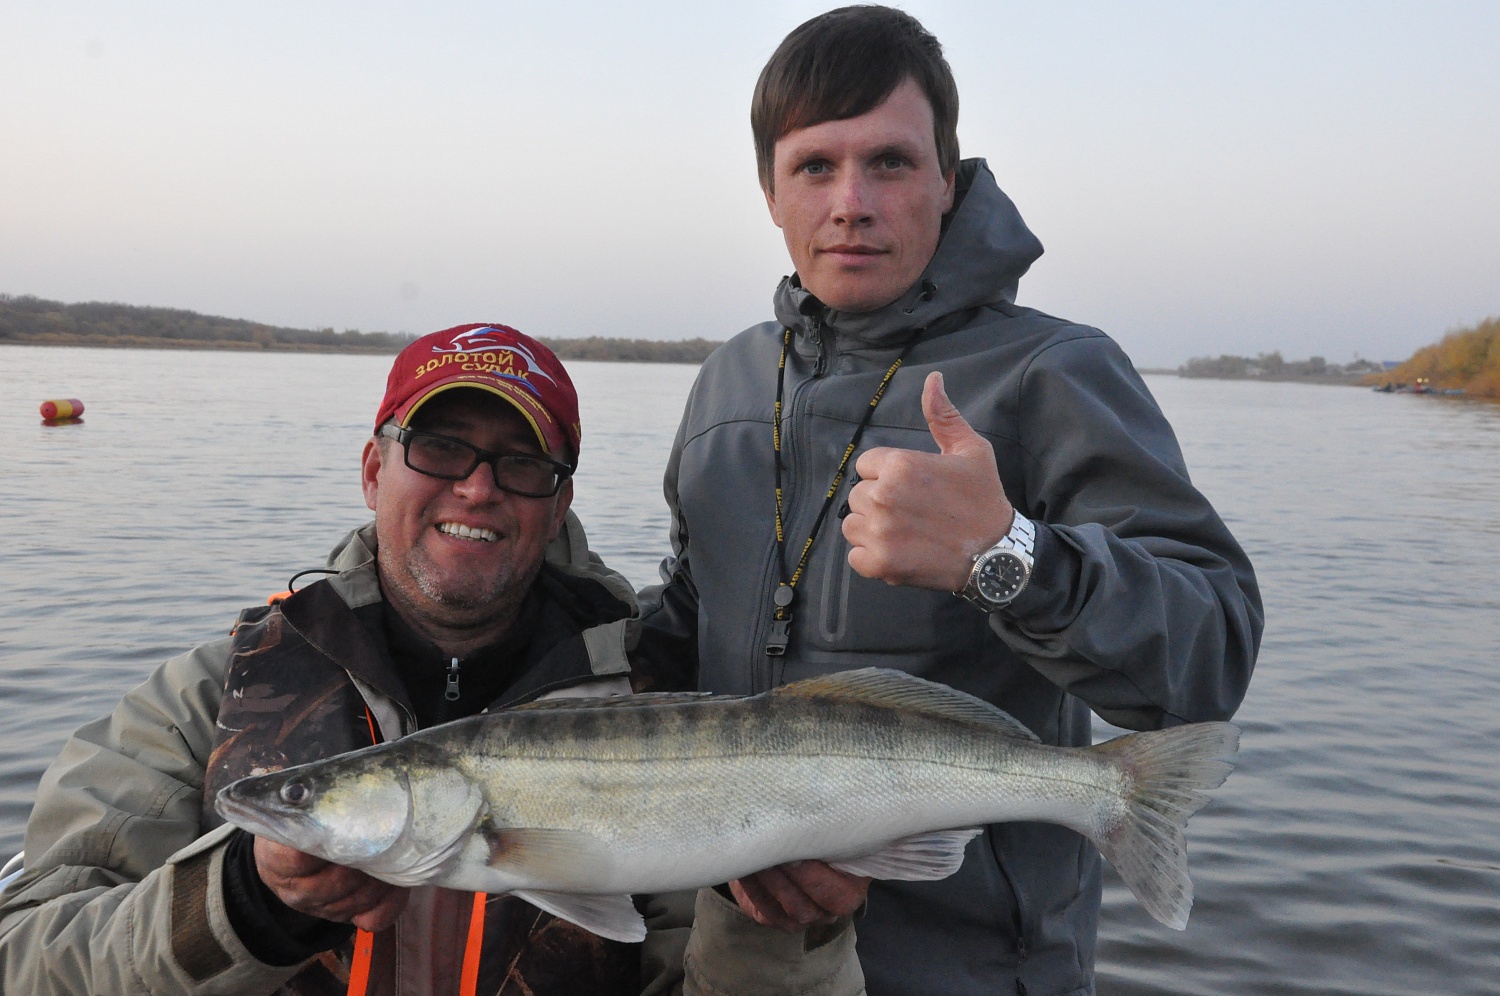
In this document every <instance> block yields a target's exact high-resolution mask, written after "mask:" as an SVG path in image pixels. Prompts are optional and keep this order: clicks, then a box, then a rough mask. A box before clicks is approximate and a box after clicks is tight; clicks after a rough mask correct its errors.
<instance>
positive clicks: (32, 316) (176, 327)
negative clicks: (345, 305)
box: [0, 294, 414, 353]
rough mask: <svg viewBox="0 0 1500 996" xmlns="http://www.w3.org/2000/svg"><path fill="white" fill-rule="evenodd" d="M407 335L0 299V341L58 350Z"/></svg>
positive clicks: (319, 345)
mask: <svg viewBox="0 0 1500 996" xmlns="http://www.w3.org/2000/svg"><path fill="white" fill-rule="evenodd" d="M413 338H414V337H413V336H410V335H400V334H392V333H390V332H360V331H358V330H356V329H346V330H344V331H343V332H335V331H334V330H333V329H287V328H280V327H278V326H275V325H262V324H261V323H260V322H250V321H246V320H244V319H242V318H219V317H217V316H214V315H200V314H198V313H197V312H195V311H183V310H181V309H178V308H143V307H138V306H136V305H132V304H105V303H103V302H99V301H90V302H88V303H86V304H63V303H61V302H59V301H44V300H42V299H41V298H36V297H31V296H30V295H25V296H21V297H11V296H10V295H8V294H0V342H14V343H26V344H35V345H59V346H148V347H153V348H162V347H166V348H174V347H175V348H193V347H197V348H200V349H277V350H324V351H326V350H350V351H359V352H391V353H394V352H396V351H398V350H399V349H400V348H401V347H402V346H404V345H406V344H407V343H408V342H411V340H412V339H413Z"/></svg>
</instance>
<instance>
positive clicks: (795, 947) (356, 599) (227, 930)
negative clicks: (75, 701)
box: [0, 513, 863, 996]
mask: <svg viewBox="0 0 1500 996" xmlns="http://www.w3.org/2000/svg"><path fill="white" fill-rule="evenodd" d="M374 550H375V536H374V528H373V526H368V527H366V528H365V529H363V530H360V531H357V532H355V533H351V534H350V535H349V536H348V537H347V538H346V539H345V541H344V542H342V543H341V544H340V545H339V546H338V547H337V548H335V550H334V552H333V554H331V555H330V557H329V566H330V567H333V568H337V569H339V570H340V571H341V573H340V574H339V575H338V576H337V577H336V578H335V579H334V586H335V589H336V590H337V591H338V592H339V595H340V597H342V598H343V599H344V600H345V601H346V602H347V603H348V604H349V605H350V606H351V607H353V606H355V605H360V604H368V602H369V601H371V600H374V599H378V598H379V597H380V592H379V586H378V582H377V579H376V575H375V571H374V568H373V555H374ZM547 558H548V562H549V563H551V564H552V565H553V566H555V567H557V568H558V569H560V570H562V571H565V572H568V573H573V574H577V575H581V576H587V577H591V578H593V579H595V580H597V581H599V582H601V583H603V584H604V585H605V586H606V587H608V588H609V589H610V590H611V592H612V593H614V594H615V595H617V596H618V597H619V598H621V599H622V600H624V601H626V602H627V603H629V602H633V600H634V592H633V591H632V590H631V588H630V585H629V583H628V582H627V581H625V579H624V578H623V577H621V576H620V575H619V574H617V573H615V572H613V571H611V570H609V569H608V568H606V567H605V566H604V565H603V564H602V563H601V562H600V561H599V559H598V558H597V557H596V556H594V555H593V554H591V553H590V552H589V550H588V545H587V540H586V538H585V536H584V533H583V529H582V526H581V525H580V523H579V522H578V520H577V518H576V517H574V516H573V515H572V513H569V515H568V519H567V525H566V527H565V529H564V530H563V533H562V535H561V536H559V537H558V539H557V540H556V541H555V542H554V543H553V544H552V546H550V547H549V548H548V551H547ZM633 625H634V619H633V618H630V619H621V620H617V621H616V622H613V623H608V624H604V625H601V626H597V627H594V628H593V629H589V630H585V631H584V632H583V634H582V635H583V637H584V641H585V644H586V646H587V650H588V657H589V667H590V668H591V670H592V672H593V673H592V676H588V675H585V676H584V677H583V678H581V679H579V680H580V682H582V683H581V684H580V683H575V684H573V685H570V686H569V687H566V688H562V687H559V688H557V689H556V693H557V694H568V693H575V692H582V693H586V694H606V693H611V692H619V693H628V692H629V690H630V685H629V682H628V681H627V679H626V675H627V673H628V670H629V664H628V661H627V658H626V651H627V649H628V646H629V644H630V643H631V642H633V634H632V632H631V630H632V628H633ZM230 644H231V641H230V640H229V639H227V638H226V639H223V640H218V641H215V642H212V643H207V644H203V645H201V646H199V647H197V648H195V649H194V650H192V651H190V652H188V653H186V654H182V655H180V656H178V657H174V658H172V659H171V660H169V661H167V662H166V663H165V664H163V665H162V666H161V667H160V668H158V669H157V670H156V671H155V672H154V673H153V674H152V675H151V676H150V677H149V678H148V679H147V680H146V681H145V682H144V683H143V684H142V685H140V686H138V687H137V688H135V689H134V690H132V691H131V692H129V693H128V694H127V695H126V696H125V698H124V699H123V700H122V701H121V703H120V704H119V706H117V707H116V709H115V710H114V712H113V713H112V714H110V715H109V716H106V717H103V718H101V719H99V720H96V721H94V722H92V723H89V724H87V725H85V726H84V727H82V728H81V729H79V730H78V731H77V732H76V733H75V734H74V735H73V736H72V737H71V738H70V739H69V741H68V742H67V744H66V746H65V747H64V748H63V751H62V754H61V756H60V757H59V758H58V759H57V761H56V762H54V763H53V765H52V766H51V767H50V768H49V769H48V771H47V773H46V775H45V776H44V777H43V779H42V783H41V785H40V786H39V788H38V790H37V799H36V805H35V807H34V808H33V811H32V816H31V819H30V821H29V823H28V825H27V831H26V853H27V870H26V872H25V874H24V875H23V876H22V877H21V878H20V879H18V880H17V881H15V882H13V883H11V885H10V887H9V888H7V889H6V891H5V893H4V895H3V896H0V994H6V996H9V994H16V996H20V994H23V993H24V994H26V996H104V994H108V996H145V994H151V996H207V994H225V996H231V994H232V996H255V994H270V993H273V992H276V991H278V990H279V989H281V987H282V986H283V985H284V984H285V983H287V981H288V980H289V979H290V978H291V977H292V976H294V975H295V974H296V973H297V972H298V971H299V970H300V968H301V966H295V965H294V966H289V967H278V966H273V965H267V964H265V963H262V962H260V961H257V960H256V959H255V958H254V957H253V956H252V955H251V954H250V952H249V951H248V950H247V949H246V948H245V946H244V944H243V943H242V942H241V941H240V938H239V937H238V936H237V935H236V934H235V932H234V929H233V927H232V926H231V925H230V923H229V920H228V914H227V912H226V908H225V903H224V898H223V885H222V881H223V871H222V868H223V853H224V851H225V842H226V839H227V837H228V833H229V831H231V830H232V829H233V828H232V827H230V826H227V825H226V826H222V827H220V828H218V829H217V830H214V831H212V832H209V833H208V834H206V835H203V836H200V833H201V830H200V814H201V812H202V810H203V785H204V779H205V769H206V765H207V764H208V762H209V754H210V751H211V749H212V747H213V744H214V738H215V728H214V724H215V717H216V716H217V715H218V712H219V703H220V701H221V696H222V694H223V689H224V677H225V670H226V665H227V663H228V660H229V654H230V650H231V646H230ZM366 701H367V704H368V705H369V706H370V708H371V709H372V710H373V712H374V713H375V715H376V716H377V717H378V719H379V722H380V724H381V726H382V728H385V729H403V728H404V726H403V722H402V718H401V716H400V713H399V710H398V708H397V706H396V705H395V703H394V702H392V701H391V700H390V699H387V698H384V697H381V696H379V695H378V694H377V695H372V694H370V693H367V694H366ZM203 857H207V858H208V860H203ZM711 891H712V890H705V892H707V893H711ZM715 898H716V897H713V896H712V895H709V896H705V897H699V900H698V901H699V905H700V907H701V908H700V911H699V916H698V920H697V922H698V927H697V928H695V929H693V930H692V931H691V934H690V931H689V925H690V924H691V923H692V918H693V913H692V904H693V899H694V897H693V896H692V895H691V894H687V895H685V896H683V895H681V894H673V895H671V896H663V897H654V898H653V900H652V901H651V903H650V905H649V907H648V910H647V917H648V928H649V929H648V936H647V940H646V942H645V943H644V944H643V945H642V948H641V968H642V976H643V980H644V985H645V989H644V993H645V994H647V996H656V994H661V993H671V992H678V991H682V992H687V993H717V992H729V991H733V990H734V989H735V987H736V986H737V985H738V982H737V981H736V980H738V979H741V978H746V979H757V980H760V982H761V983H762V984H763V985H764V986H779V985H780V984H782V983H783V982H788V981H790V983H791V984H792V985H793V986H794V988H795V989H796V991H799V992H802V991H806V992H819V993H826V994H827V996H855V994H858V993H859V992H861V991H862V986H863V983H862V979H861V977H860V975H859V968H858V963H857V961H856V960H855V958H854V955H853V934H852V931H848V930H845V931H843V932H842V933H841V934H839V935H837V936H835V937H833V938H832V939H830V940H828V941H826V943H823V944H822V945H820V946H819V947H818V948H817V949H816V950H815V951H811V952H808V951H806V950H805V949H804V948H805V946H804V944H803V938H802V937H800V936H799V937H784V935H783V936H777V937H768V936H766V935H769V934H772V933H774V932H772V931H769V930H768V929H767V928H763V927H760V926H759V925H757V924H754V923H753V922H751V921H750V920H748V918H746V917H743V916H742V915H739V914H738V913H737V912H736V911H734V910H732V909H725V908H723V907H724V906H726V905H727V904H724V903H723V901H722V900H719V901H718V902H717V903H715V902H714V901H713V900H714V899H715ZM705 904H706V905H705ZM689 944H691V945H692V947H688V945H689ZM685 948H687V951H688V956H689V958H688V969H687V971H688V975H687V979H686V983H685V984H684V949H685ZM205 951H207V952H210V954H211V957H208V958H207V959H206V958H205V954H204V952H205ZM695 951H697V952H700V953H699V954H698V955H697V956H696V957H694V956H693V952H695ZM703 951H707V952H711V954H709V955H707V956H704V955H703V954H702V953H701V952H703ZM741 952H744V954H743V955H741V954H740V953H741ZM751 953H754V955H755V956H756V958H757V960H756V961H755V962H754V963H752V962H750V961H747V960H746V958H748V957H750V956H751ZM737 955H739V958H738V960H737ZM504 991H505V992H511V991H512V990H511V989H506V990H504ZM757 991H763V992H770V991H776V990H775V989H774V988H770V989H768V988H761V989H759V990H757ZM539 996H540V994H539Z"/></svg>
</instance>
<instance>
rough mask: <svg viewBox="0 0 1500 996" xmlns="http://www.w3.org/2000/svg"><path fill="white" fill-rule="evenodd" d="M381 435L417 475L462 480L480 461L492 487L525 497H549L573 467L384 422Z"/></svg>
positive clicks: (560, 485)
mask: <svg viewBox="0 0 1500 996" xmlns="http://www.w3.org/2000/svg"><path fill="white" fill-rule="evenodd" d="M380 435H382V436H385V437H386V438H387V439H394V440H395V441H396V442H398V443H400V444H401V448H402V449H403V450H404V451H405V452H406V465H407V466H408V467H410V468H411V469H412V470H415V471H416V472H417V473H419V474H426V475H427V476H428V477H437V478H441V479H442V480H445V481H462V480H465V479H467V478H468V476H469V475H470V474H472V473H474V468H475V467H478V466H479V465H480V464H482V463H487V464H489V465H490V470H491V471H492V472H493V473H494V476H495V487H497V488H499V489H500V490H501V491H508V492H510V493H511V494H513V495H521V496H522V497H525V498H551V497H552V496H553V495H555V494H557V489H558V488H560V487H562V482H563V481H566V480H567V479H568V478H569V477H572V476H573V468H572V467H569V466H568V465H567V464H565V463H558V462H557V461H556V460H548V459H547V458H546V457H539V456H532V455H531V454H529V453H506V452H504V451H503V450H482V449H480V448H479V447H477V446H475V445H473V444H472V443H466V442H464V441H463V440H462V439H454V438H453V437H452V436H442V435H439V434H437V433H436V432H422V431H420V430H417V429H403V428H401V427H400V426H399V425H396V424H395V423H392V422H387V423H386V424H385V425H382V426H381V427H380Z"/></svg>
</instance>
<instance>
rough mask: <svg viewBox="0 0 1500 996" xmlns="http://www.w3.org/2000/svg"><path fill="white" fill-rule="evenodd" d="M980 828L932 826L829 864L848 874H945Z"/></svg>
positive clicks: (919, 878) (909, 878)
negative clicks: (871, 851) (952, 828)
mask: <svg viewBox="0 0 1500 996" xmlns="http://www.w3.org/2000/svg"><path fill="white" fill-rule="evenodd" d="M982 832H983V830H982V829H981V828H979V827H966V828H964V829H962V830H934V831H932V832H930V833H919V834H913V835H912V836H910V837H902V838H901V839H899V840H893V841H891V842H890V843H889V844H887V845H886V846H885V847H883V848H881V849H880V850H878V851H876V852H875V853H873V854H865V855H861V856H860V857H857V858H842V859H840V860H838V861H830V862H828V864H829V865H830V866H831V867H834V868H837V869H838V870H839V871H842V872H848V873H849V874H851V875H865V876H868V877H870V878H891V879H899V880H901V881H904V882H928V881H933V880H935V879H940V878H947V877H948V876H949V875H952V874H953V873H954V872H956V871H958V867H959V865H962V864H963V863H964V848H965V847H967V846H968V843H969V841H971V840H973V839H974V838H975V837H977V836H978V835H979V834H980V833H982Z"/></svg>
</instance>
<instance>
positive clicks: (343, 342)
mask: <svg viewBox="0 0 1500 996" xmlns="http://www.w3.org/2000/svg"><path fill="white" fill-rule="evenodd" d="M415 338H416V336H415V335H412V334H410V333H405V332H361V331H359V330H358V329H345V330H344V331H342V332H336V331H334V330H333V329H331V328H326V329H289V328H281V327H279V326H275V325H263V324H261V323H260V322H251V321H246V320H245V319H242V318H219V317H216V316H213V315H200V314H198V313H197V312H195V311H184V310H182V309H179V308H146V307H139V306H136V305H132V304H105V303H102V302H98V301H90V302H88V303H86V304H63V303H61V302H59V301H44V300H42V299H41V298H37V297H31V296H30V295H22V296H17V297H12V296H10V295H8V294H0V343H7V342H8V343H15V344H24V345H39V346H115V347H137V348H150V349H163V348H165V349H268V350H303V351H318V352H360V353H395V352H398V351H399V350H400V349H401V348H402V347H403V346H405V345H406V344H407V343H409V342H411V341H412V340H413V339H415ZM538 338H541V341H542V342H545V343H546V344H547V345H548V346H549V347H551V348H552V350H553V351H554V352H556V353H557V355H558V356H560V357H561V358H562V359H564V360H625V361H636V362H642V363H702V362H703V361H704V359H706V358H707V357H708V354H709V353H711V352H713V351H714V349H715V348H717V347H718V346H719V345H720V343H717V342H710V341H709V340H707V339H686V340H680V341H673V342H669V341H659V340H655V339H606V338H603V337H601V336H590V337H589V338H587V339H554V338H544V337H538Z"/></svg>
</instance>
